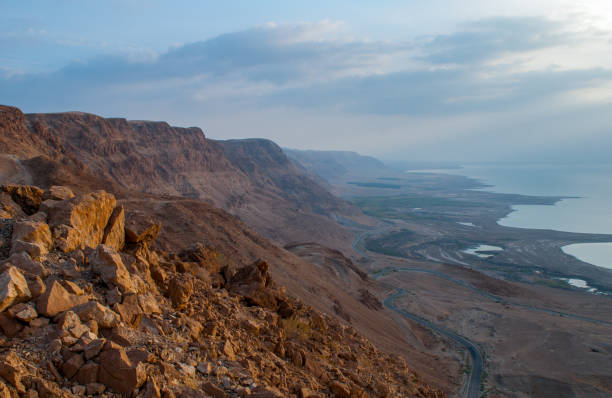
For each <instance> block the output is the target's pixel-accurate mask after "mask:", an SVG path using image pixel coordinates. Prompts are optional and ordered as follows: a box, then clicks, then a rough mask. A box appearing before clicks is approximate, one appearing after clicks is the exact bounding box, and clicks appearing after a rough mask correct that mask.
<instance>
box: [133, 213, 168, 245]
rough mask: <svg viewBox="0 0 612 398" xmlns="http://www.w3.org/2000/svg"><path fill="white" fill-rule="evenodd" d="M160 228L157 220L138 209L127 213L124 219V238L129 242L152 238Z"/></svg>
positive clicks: (157, 233) (155, 236)
mask: <svg viewBox="0 0 612 398" xmlns="http://www.w3.org/2000/svg"><path fill="white" fill-rule="evenodd" d="M160 230H161V223H160V222H159V221H157V220H155V219H153V218H152V217H149V216H147V215H146V214H145V213H143V212H140V211H136V212H131V213H129V214H128V216H127V218H126V220H125V239H126V240H127V241H128V242H130V243H138V242H142V241H150V240H153V239H155V238H157V235H159V231H160Z"/></svg>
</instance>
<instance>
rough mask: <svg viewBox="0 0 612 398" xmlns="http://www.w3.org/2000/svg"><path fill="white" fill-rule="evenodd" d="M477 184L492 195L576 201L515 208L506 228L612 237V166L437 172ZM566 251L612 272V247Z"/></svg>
mask: <svg viewBox="0 0 612 398" xmlns="http://www.w3.org/2000/svg"><path fill="white" fill-rule="evenodd" d="M437 172H440V173H444V174H456V175H463V176H467V177H472V178H475V179H477V180H479V181H481V182H483V183H485V184H488V185H491V187H488V188H483V189H484V190H486V191H492V192H499V193H515V194H524V195H542V196H566V197H568V196H571V197H577V198H571V199H563V200H561V201H560V202H558V203H557V204H556V205H554V206H539V205H538V206H531V205H530V206H514V207H513V209H514V210H515V211H514V212H512V213H510V214H509V215H508V216H507V217H505V218H503V219H501V220H499V221H498V222H499V224H500V225H504V226H509V227H519V228H536V229H554V230H558V231H569V232H585V233H602V234H612V164H598V165H559V164H473V165H466V166H464V167H463V168H461V169H449V170H437ZM563 250H564V251H565V252H566V253H568V254H570V255H573V256H576V257H578V258H580V259H581V260H582V261H586V262H589V263H591V264H595V265H599V266H601V267H606V268H612V244H607V243H597V244H577V245H570V246H565V247H564V248H563Z"/></svg>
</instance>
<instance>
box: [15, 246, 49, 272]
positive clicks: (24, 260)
mask: <svg viewBox="0 0 612 398" xmlns="http://www.w3.org/2000/svg"><path fill="white" fill-rule="evenodd" d="M7 262H8V263H10V264H12V265H14V266H15V267H17V268H19V269H20V270H21V271H22V272H23V273H24V274H26V275H29V276H32V277H36V276H40V277H45V276H47V274H48V273H49V271H47V268H46V267H45V266H44V265H42V264H41V263H40V262H38V261H35V260H33V259H32V258H31V257H30V256H29V255H28V254H27V253H25V252H19V253H13V254H12V255H11V256H10V257H9V259H8V261H7Z"/></svg>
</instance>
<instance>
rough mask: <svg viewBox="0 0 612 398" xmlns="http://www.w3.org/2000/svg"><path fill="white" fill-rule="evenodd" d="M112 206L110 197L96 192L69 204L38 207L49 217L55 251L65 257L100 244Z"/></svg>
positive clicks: (63, 202)
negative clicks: (70, 253) (77, 250)
mask: <svg viewBox="0 0 612 398" xmlns="http://www.w3.org/2000/svg"><path fill="white" fill-rule="evenodd" d="M115 204H116V200H115V197H114V196H113V195H111V194H109V193H107V192H104V191H96V192H93V193H89V194H86V195H81V196H77V197H74V198H72V199H69V200H63V201H53V200H46V201H45V202H44V203H43V205H42V206H41V207H42V210H43V211H44V212H45V213H47V214H48V216H49V225H50V226H51V228H52V230H53V236H54V238H55V239H56V245H57V247H58V248H59V249H60V250H62V251H63V252H66V253H68V252H71V251H73V250H75V249H78V248H84V247H91V248H94V247H96V246H98V245H99V244H100V242H102V238H103V237H104V230H105V228H106V225H107V224H108V220H109V219H110V217H111V214H112V213H113V209H114V208H115Z"/></svg>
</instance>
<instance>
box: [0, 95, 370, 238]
mask: <svg viewBox="0 0 612 398" xmlns="http://www.w3.org/2000/svg"><path fill="white" fill-rule="evenodd" d="M0 132H3V134H2V135H1V136H0V150H1V151H3V152H5V153H8V154H13V155H16V156H17V157H19V158H20V159H22V160H23V162H24V164H25V165H26V166H28V167H29V169H30V170H31V171H32V173H33V174H34V176H33V177H34V179H35V182H36V183H38V184H41V185H43V186H46V185H47V184H49V183H50V181H49V180H50V178H49V176H50V175H56V177H57V178H56V179H59V181H60V182H61V183H64V184H67V183H69V182H70V180H72V181H74V180H75V178H74V177H75V176H76V177H77V179H80V180H86V178H83V174H90V175H93V176H94V177H95V179H98V180H102V181H104V183H105V185H100V184H98V185H97V186H99V187H104V188H107V189H112V190H113V191H115V192H117V191H118V189H124V190H138V191H142V192H148V193H153V194H163V195H175V196H176V195H178V196H183V197H188V198H198V199H204V200H208V201H210V202H212V203H213V204H215V205H216V206H218V207H221V208H223V209H225V210H228V211H230V212H231V213H233V214H236V215H238V216H239V217H240V218H241V219H243V220H245V221H246V222H247V223H248V224H249V225H251V226H252V227H254V228H255V229H256V230H257V231H258V232H260V233H262V234H263V235H265V236H266V237H268V238H271V239H273V240H275V241H277V242H279V243H286V242H289V241H303V240H305V239H307V237H309V239H310V240H312V239H320V240H321V241H329V240H330V239H336V238H337V237H341V238H346V237H347V236H348V234H347V232H346V231H345V230H344V229H343V228H342V227H340V226H339V225H338V224H337V223H335V222H334V221H333V218H334V217H336V216H337V215H339V216H342V217H357V218H359V217H362V215H361V213H360V211H359V210H358V209H357V208H356V207H354V206H353V205H351V204H349V203H348V202H345V201H342V200H340V199H338V198H336V197H334V196H333V195H331V194H330V193H329V192H327V191H326V190H325V189H324V188H322V187H321V186H320V185H319V184H317V183H316V182H314V181H313V180H312V179H311V178H310V177H309V176H308V174H307V173H306V172H305V171H304V170H301V169H300V168H298V167H296V166H294V163H293V162H291V161H289V160H288V159H287V157H286V156H285V154H284V153H283V152H282V150H281V149H280V148H279V147H278V146H277V145H276V144H274V143H272V142H270V141H267V140H232V141H214V140H208V139H206V137H205V136H204V133H203V132H202V130H200V129H199V128H195V127H193V128H178V127H172V126H170V125H168V124H167V123H165V122H145V121H128V120H125V119H105V118H102V117H99V116H96V115H91V114H86V113H77V112H71V113H58V114H29V115H24V114H23V113H21V111H19V110H18V109H17V108H11V107H4V106H0ZM58 164H59V165H58ZM67 173H68V174H72V175H73V177H71V176H69V175H66V174H67ZM62 178H63V179H64V181H62ZM92 186H93V185H92ZM264 215H273V217H274V220H271V221H272V222H269V221H268V222H263V221H262V216H264Z"/></svg>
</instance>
